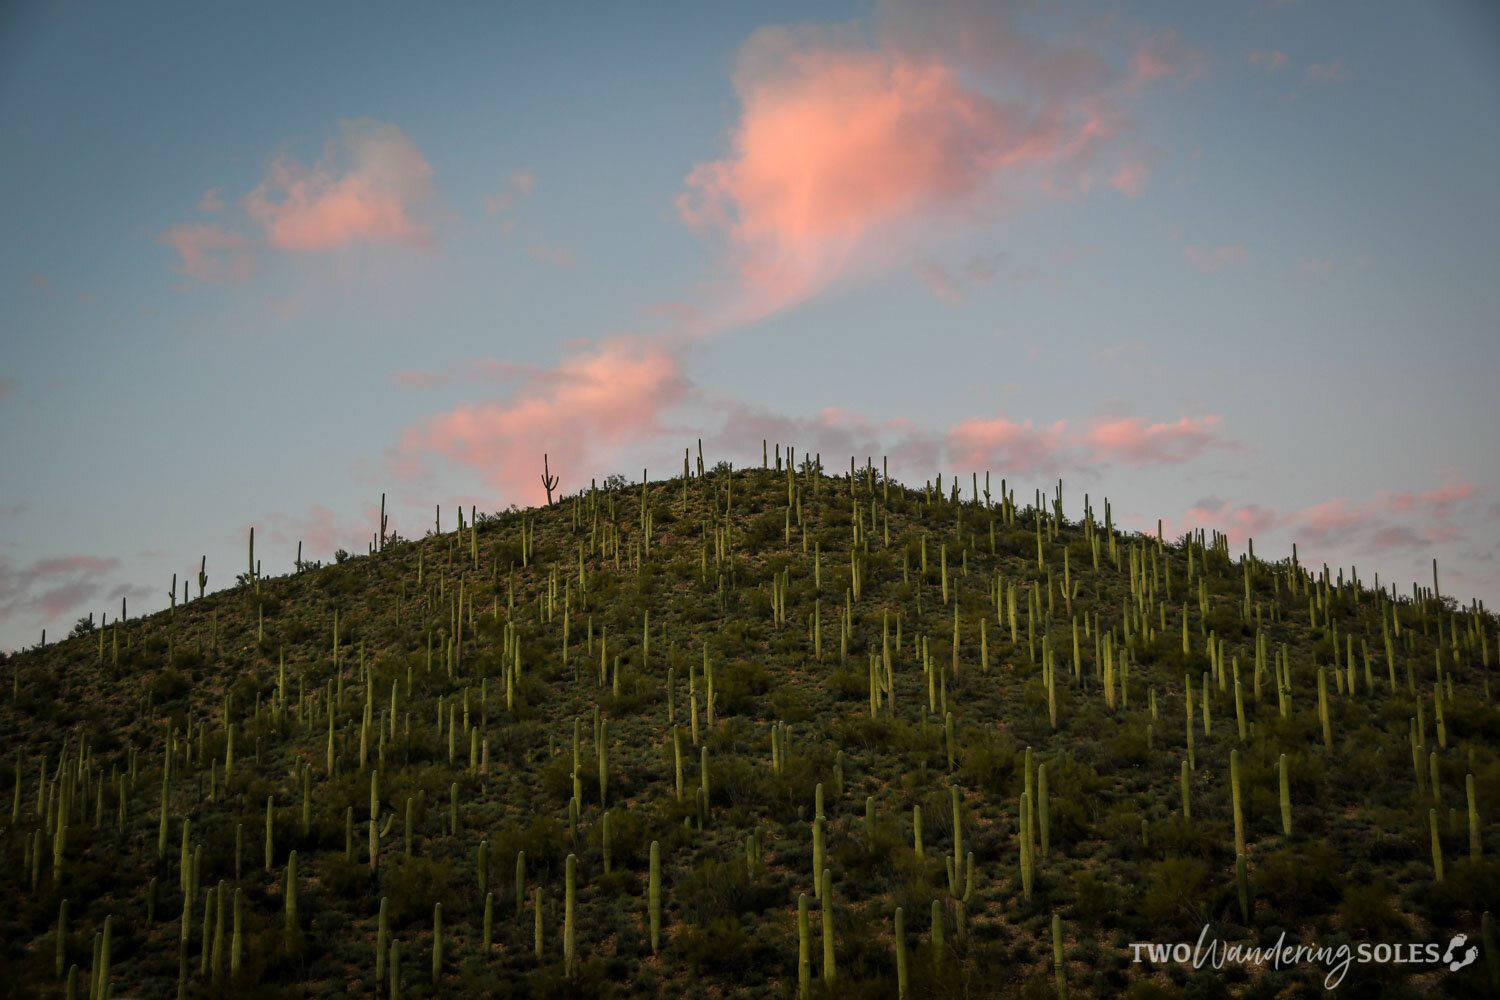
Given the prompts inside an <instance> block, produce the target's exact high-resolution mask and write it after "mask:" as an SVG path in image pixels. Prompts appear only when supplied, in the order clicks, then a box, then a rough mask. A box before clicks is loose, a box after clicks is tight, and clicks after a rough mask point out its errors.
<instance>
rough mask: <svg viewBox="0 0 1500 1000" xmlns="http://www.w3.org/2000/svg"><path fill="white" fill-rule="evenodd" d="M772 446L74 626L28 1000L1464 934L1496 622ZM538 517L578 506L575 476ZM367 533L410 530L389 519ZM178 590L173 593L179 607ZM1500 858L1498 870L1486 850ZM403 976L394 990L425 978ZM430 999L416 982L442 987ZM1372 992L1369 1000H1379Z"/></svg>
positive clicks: (1078, 982)
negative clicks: (903, 482) (835, 469)
mask: <svg viewBox="0 0 1500 1000" xmlns="http://www.w3.org/2000/svg"><path fill="white" fill-rule="evenodd" d="M792 454H793V453H792V451H791V450H790V449H787V451H786V452H785V458H783V453H782V451H781V449H779V448H778V449H776V450H775V453H774V461H773V460H772V455H771V454H768V455H767V461H766V466H767V467H764V468H758V469H749V470H740V471H733V472H732V471H731V470H730V469H729V468H728V466H727V465H724V464H722V463H721V464H720V465H718V466H715V467H713V468H711V469H710V468H705V466H704V464H703V461H702V458H701V454H700V457H699V458H698V462H697V466H696V469H695V468H693V466H692V465H691V464H690V462H689V461H688V459H689V458H690V456H685V459H684V469H683V472H684V474H683V476H682V477H681V478H674V479H672V480H668V481H658V482H655V483H652V482H647V481H645V480H644V477H643V481H642V482H641V483H640V484H638V485H626V484H624V483H623V482H621V481H618V480H616V481H613V482H610V483H608V484H607V486H606V488H603V489H599V488H593V487H591V488H589V489H586V490H584V491H582V492H580V493H575V494H571V495H561V496H557V497H555V498H553V499H552V501H551V503H550V504H549V506H548V507H546V508H541V509H535V510H527V511H512V512H509V513H502V514H498V515H483V514H478V513H477V512H475V511H472V510H470V511H460V512H459V517H458V519H457V525H456V527H453V526H450V527H453V530H449V531H446V532H443V531H441V530H440V529H441V527H442V520H441V519H440V518H439V519H436V520H435V523H434V526H433V530H432V531H431V532H429V533H428V534H427V536H426V537H425V538H423V539H420V540H403V539H400V538H398V537H396V536H394V535H391V534H389V533H388V532H386V531H384V526H382V531H381V533H380V537H379V538H378V539H377V540H376V541H375V542H373V543H372V544H371V546H370V550H369V552H368V554H367V555H365V556H355V557H348V558H345V559H341V560H339V561H338V562H337V563H336V564H334V565H331V566H326V567H319V566H316V565H314V564H311V563H305V562H303V561H302V560H301V559H300V555H299V559H298V566H297V567H296V572H294V573H291V574H288V575H286V576H274V575H267V574H266V573H264V572H263V571H262V567H261V564H260V562H259V561H258V560H257V559H256V555H255V550H254V541H253V534H252V536H251V540H250V543H249V564H248V571H247V572H246V573H243V574H240V575H239V579H240V581H241V582H240V583H239V585H238V586H236V587H234V588H232V589H229V590H225V591H221V592H219V593H215V594H205V593H204V592H203V590H204V587H205V585H206V575H205V574H206V565H203V566H201V567H200V570H199V594H198V597H197V598H196V599H193V600H189V599H188V592H187V591H186V589H184V590H183V591H182V593H181V594H180V595H179V594H178V590H177V582H176V580H175V579H174V581H173V584H172V594H173V595H174V596H173V602H172V605H173V606H172V607H171V608H169V609H168V610H166V611H163V612H162V613H160V614H157V615H153V616H150V617H147V618H138V619H135V620H125V621H118V620H117V621H113V622H104V623H101V624H100V625H99V626H98V627H94V626H93V625H92V624H90V627H89V628H87V629H84V628H80V629H76V630H75V634H74V635H73V636H72V637H70V638H68V639H65V640H63V641H61V642H58V643H54V644H52V645H49V646H43V647H40V648H38V649H35V650H30V651H27V652H25V653H21V654H18V655H16V656H14V657H11V658H10V659H9V661H8V663H6V664H5V668H6V669H9V670H11V671H12V672H13V676H12V677H11V678H9V679H8V680H9V683H6V684H4V685H3V688H0V690H3V691H5V692H8V693H9V694H8V696H7V697H5V698H4V699H3V700H0V733H3V734H4V737H3V739H4V742H3V762H0V788H3V789H5V790H6V791H9V792H10V793H11V795H10V797H11V802H10V804H9V805H10V808H9V809H0V851H3V852H4V858H3V861H4V863H3V865H0V896H3V898H4V899H6V900H7V903H8V905H7V906H5V907H3V908H0V941H3V947H0V981H4V982H5V983H6V985H7V987H8V988H10V989H11V990H12V991H13V992H15V993H16V994H17V995H28V996H30V995H35V996H65V995H81V993H82V992H83V991H87V992H88V994H89V995H90V996H106V995H110V994H113V995H117V996H171V995H179V996H185V997H189V996H210V995H213V996H218V995H255V996H266V997H282V996H286V997H292V996H298V997H300V996H306V995H315V996H334V995H345V994H358V995H367V996H368V995H377V994H378V995H386V996H406V997H429V996H480V995H517V996H522V995H526V996H624V995H631V994H638V995H649V996H695V997H696V996H701V997H709V996H725V995H735V996H756V997H788V996H792V995H794V994H795V995H800V996H809V997H835V996H837V997H845V996H849V997H890V996H897V995H900V996H909V997H925V996H957V995H963V996H1028V997H1031V996H1036V997H1042V996H1061V995H1068V994H1071V995H1072V996H1094V995H1099V996H1103V995H1121V994H1125V993H1127V992H1128V993H1131V994H1132V995H1142V996H1144V995H1153V996H1178V995H1183V996H1186V995H1194V996H1197V995H1220V994H1225V995H1254V996H1273V995H1311V993H1312V991H1313V990H1316V989H1318V988H1319V987H1318V984H1319V983H1320V981H1321V978H1322V975H1323V972H1322V970H1321V969H1319V968H1318V967H1316V966H1308V965H1295V966H1291V967H1288V968H1285V969H1281V970H1276V969H1265V970H1254V971H1252V972H1249V973H1247V972H1244V971H1242V970H1237V969H1234V968H1230V967H1226V968H1225V969H1222V970H1215V969H1212V968H1205V969H1201V970H1194V969H1192V968H1191V966H1179V965H1166V966H1156V965H1152V964H1150V963H1133V962H1132V961H1131V951H1130V948H1129V947H1128V945H1129V943H1130V942H1132V941H1156V942H1164V941H1176V940H1188V941H1191V940H1195V939H1196V937H1197V935H1198V932H1199V929H1200V928H1201V927H1202V925H1203V924H1205V923H1212V924H1213V925H1214V933H1215V934H1216V935H1218V936H1221V937H1225V938H1228V939H1230V940H1237V941H1243V942H1245V943H1247V944H1262V943H1268V942H1271V941H1274V940H1275V939H1276V936H1277V935H1278V934H1279V933H1280V932H1282V931H1285V932H1286V934H1287V939H1288V941H1289V942H1308V943H1312V942H1321V943H1324V944H1335V945H1336V944H1338V943H1341V942H1348V941H1359V940H1387V941H1423V942H1426V941H1436V942H1439V943H1440V944H1445V943H1446V942H1447V940H1448V939H1449V937H1451V936H1452V935H1453V934H1455V933H1460V932H1461V933H1464V934H1467V935H1468V936H1469V938H1470V939H1471V940H1473V941H1480V940H1481V939H1482V940H1483V942H1484V948H1485V954H1484V956H1483V958H1481V960H1479V961H1477V962H1475V963H1473V964H1471V965H1470V966H1468V967H1466V968H1465V969H1464V970H1462V971H1461V972H1458V973H1454V974H1450V973H1449V972H1447V970H1446V969H1445V968H1441V967H1435V966H1379V967H1374V966H1372V967H1368V968H1365V969H1363V970H1361V971H1360V972H1359V973H1358V979H1357V981H1356V979H1355V978H1354V977H1353V976H1351V980H1350V985H1349V986H1347V987H1345V988H1346V989H1350V990H1355V991H1366V992H1379V991H1380V990H1382V989H1385V990H1389V991H1391V992H1392V993H1393V995H1417V994H1423V993H1431V992H1446V993H1450V994H1455V995H1470V996H1484V995H1495V994H1494V992H1493V991H1495V990H1497V989H1500V983H1497V982H1496V981H1495V978H1494V977H1496V976H1497V975H1500V955H1496V954H1494V953H1492V952H1491V951H1490V950H1489V942H1490V941H1491V940H1492V939H1493V936H1494V932H1493V929H1492V924H1491V921H1490V919H1489V916H1488V913H1487V912H1486V911H1488V910H1491V909H1494V908H1495V904H1496V899H1497V893H1500V862H1496V861H1495V860H1493V859H1494V858H1495V855H1496V852H1495V851H1494V850H1493V849H1492V848H1493V845H1494V843H1495V838H1496V836H1497V833H1500V831H1497V829H1496V823H1497V816H1500V809H1497V807H1496V803H1500V755H1497V752H1496V748H1497V738H1500V713H1497V710H1496V706H1495V704H1494V702H1493V701H1492V700H1491V691H1490V688H1491V684H1490V680H1489V674H1490V671H1491V669H1492V665H1491V662H1490V661H1491V657H1492V656H1494V655H1496V652H1495V650H1492V649H1491V648H1490V647H1491V644H1492V643H1495V642H1496V641H1497V631H1496V625H1497V623H1496V619H1495V617H1494V616H1493V615H1491V614H1489V613H1488V612H1486V611H1484V610H1483V609H1481V608H1479V607H1478V606H1471V607H1469V608H1462V607H1459V606H1458V605H1457V604H1456V603H1455V602H1454V601H1453V600H1452V599H1451V598H1446V597H1439V596H1438V595H1437V594H1436V593H1435V588H1434V589H1433V590H1424V589H1422V588H1414V589H1413V592H1412V593H1411V594H1406V595H1399V594H1396V593H1394V592H1393V591H1392V590H1390V589H1388V588H1387V589H1382V588H1380V587H1378V586H1377V587H1371V586H1369V585H1367V584H1366V583H1365V582H1364V581H1362V580H1360V579H1358V578H1357V577H1356V575H1355V574H1354V573H1353V571H1350V572H1349V574H1348V575H1346V574H1345V573H1344V572H1343V571H1341V570H1340V571H1337V572H1333V571H1330V570H1328V568H1327V567H1321V568H1318V569H1317V570H1315V571H1312V570H1309V569H1308V568H1307V567H1304V566H1301V565H1300V564H1299V563H1298V562H1297V560H1296V557H1295V553H1294V554H1293V556H1292V557H1291V558H1288V559H1282V560H1279V561H1276V562H1267V561H1265V560H1264V559H1261V558H1259V557H1257V556H1256V555H1254V549H1253V546H1252V547H1251V548H1250V550H1249V551H1247V552H1245V553H1244V554H1233V553H1231V550H1230V546H1229V544H1228V542H1227V540H1226V539H1225V538H1224V537H1223V536H1220V535H1217V534H1203V533H1196V534H1194V535H1189V536H1184V537H1183V538H1180V539H1176V540H1171V541H1168V540H1166V539H1163V538H1161V537H1160V535H1159V534H1136V533H1129V532H1123V531H1121V530H1120V529H1119V528H1118V527H1117V526H1116V525H1115V524H1114V523H1113V517H1112V515H1111V512H1110V510H1109V505H1108V504H1107V503H1106V504H1105V505H1104V510H1103V517H1102V518H1100V517H1099V516H1098V512H1097V511H1095V510H1094V509H1093V507H1092V506H1091V505H1089V504H1088V501H1087V498H1085V504H1084V505H1076V504H1075V508H1076V509H1078V510H1081V512H1082V517H1081V518H1079V519H1077V520H1071V521H1070V520H1066V519H1065V518H1064V504H1063V496H1062V492H1061V490H1062V484H1061V483H1059V484H1058V486H1057V491H1056V492H1055V493H1054V494H1052V495H1050V496H1049V495H1044V494H1042V493H1040V492H1038V493H1037V494H1036V495H1035V497H1034V498H1033V502H1031V503H1030V504H1027V505H1025V506H1021V505H1019V504H1018V503H1017V500H1016V497H1015V494H1014V492H1013V491H1010V490H1008V489H1007V487H1006V485H1005V484H1004V483H1001V488H1000V491H999V493H998V497H992V496H991V495H990V493H989V481H988V477H987V476H986V477H985V479H984V488H983V490H982V491H981V490H979V482H980V480H979V478H978V477H974V479H973V488H972V489H969V490H967V491H965V493H966V495H963V496H960V484H959V483H958V482H955V481H952V480H948V481H945V480H944V479H943V478H942V477H938V478H936V479H935V480H934V481H933V482H930V483H927V484H925V485H924V486H922V487H921V488H917V489H912V488H908V487H904V486H900V485H898V484H896V483H894V482H891V481H889V480H887V479H886V477H885V476H884V475H883V469H876V468H874V467H873V466H871V465H867V466H865V467H864V468H860V467H858V466H857V465H855V464H854V463H852V462H851V466H850V471H849V474H848V475H847V476H845V475H842V474H841V475H838V476H830V475H827V474H826V473H825V472H824V471H823V470H822V468H821V466H820V464H819V463H818V462H817V461H815V460H814V461H809V460H808V459H807V458H806V457H804V458H803V460H802V461H801V463H800V464H798V465H795V466H794V465H793V463H792ZM547 475H548V476H549V482H550V485H549V487H548V488H549V490H551V489H555V487H556V481H555V479H554V478H552V474H551V473H550V466H549V467H548V473H547ZM382 516H383V515H382ZM179 597H180V599H179ZM1487 848H1491V849H1487ZM403 958H404V961H403V960H402V959H403ZM428 970H430V972H429V971H428ZM1351 995H1365V994H1364V993H1351Z"/></svg>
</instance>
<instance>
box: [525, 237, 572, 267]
mask: <svg viewBox="0 0 1500 1000" xmlns="http://www.w3.org/2000/svg"><path fill="white" fill-rule="evenodd" d="M526 253H527V254H528V255H529V256H530V257H531V259H532V260H540V261H544V262H545V263H548V264H551V265H552V266H553V267H572V266H573V263H574V261H573V251H571V250H569V249H568V248H567V247H549V246H542V245H541V244H538V243H533V244H531V245H530V246H528V247H527V248H526Z"/></svg>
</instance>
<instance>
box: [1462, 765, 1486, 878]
mask: <svg viewBox="0 0 1500 1000" xmlns="http://www.w3.org/2000/svg"><path fill="white" fill-rule="evenodd" d="M1464 791H1465V792H1466V793H1467V795H1468V799H1469V857H1471V858H1473V859H1474V860H1475V861H1476V862H1477V861H1478V860H1479V859H1480V857H1481V856H1482V855H1483V850H1482V848H1481V847H1480V843H1479V806H1478V804H1477V803H1476V802H1475V800H1474V776H1473V775H1472V774H1469V775H1465V776H1464Z"/></svg>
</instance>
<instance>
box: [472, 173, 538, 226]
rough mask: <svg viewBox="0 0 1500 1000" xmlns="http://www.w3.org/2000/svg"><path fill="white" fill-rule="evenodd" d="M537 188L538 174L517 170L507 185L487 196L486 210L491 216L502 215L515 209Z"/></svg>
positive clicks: (506, 181) (509, 178) (508, 179)
mask: <svg viewBox="0 0 1500 1000" xmlns="http://www.w3.org/2000/svg"><path fill="white" fill-rule="evenodd" d="M535 188H536V174H534V173H533V172H531V171H530V170H517V171H515V172H514V173H512V174H511V175H510V176H509V177H507V178H506V180H505V185H504V186H503V187H502V188H501V189H500V190H499V191H497V192H495V193H494V194H490V195H485V198H484V210H485V212H487V213H489V214H490V215H502V214H504V213H506V212H509V211H510V210H511V209H513V208H515V207H516V205H517V204H519V203H520V202H521V200H522V199H524V198H526V197H527V196H528V195H530V194H531V192H532V191H533V190H534V189H535Z"/></svg>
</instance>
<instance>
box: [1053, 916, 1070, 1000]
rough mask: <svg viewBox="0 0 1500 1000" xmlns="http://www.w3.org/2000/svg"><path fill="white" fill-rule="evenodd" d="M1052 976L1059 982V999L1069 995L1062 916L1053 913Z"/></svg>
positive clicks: (1061, 999)
mask: <svg viewBox="0 0 1500 1000" xmlns="http://www.w3.org/2000/svg"><path fill="white" fill-rule="evenodd" d="M1052 976H1053V979H1054V980H1055V982H1056V984H1057V996H1058V1000H1063V998H1065V997H1066V996H1067V995H1068V978H1067V976H1066V975H1065V974H1064V967H1063V932H1062V917H1060V916H1058V915H1057V914H1056V913H1054V914H1052Z"/></svg>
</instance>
